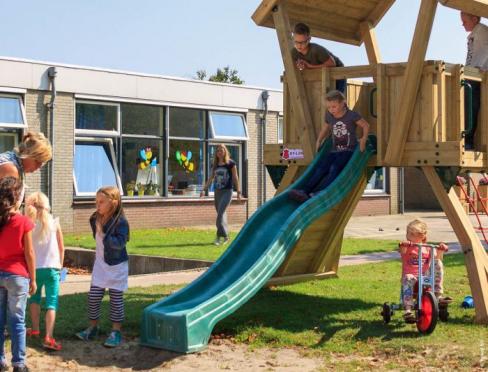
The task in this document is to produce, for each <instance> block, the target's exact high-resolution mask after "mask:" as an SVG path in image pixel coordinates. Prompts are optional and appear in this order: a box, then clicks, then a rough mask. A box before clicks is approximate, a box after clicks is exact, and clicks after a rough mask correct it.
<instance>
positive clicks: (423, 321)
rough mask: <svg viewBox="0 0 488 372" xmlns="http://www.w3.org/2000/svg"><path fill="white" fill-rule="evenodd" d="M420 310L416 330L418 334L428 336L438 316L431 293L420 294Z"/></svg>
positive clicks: (434, 299)
mask: <svg viewBox="0 0 488 372" xmlns="http://www.w3.org/2000/svg"><path fill="white" fill-rule="evenodd" d="M421 301H422V309H421V310H418V316H417V329H418V330H419V332H420V333H422V334H424V335H428V334H430V333H432V331H434V329H435V326H436V325H437V318H438V316H439V307H438V304H437V299H436V298H435V296H434V294H433V293H432V292H424V293H423V294H422V298H421Z"/></svg>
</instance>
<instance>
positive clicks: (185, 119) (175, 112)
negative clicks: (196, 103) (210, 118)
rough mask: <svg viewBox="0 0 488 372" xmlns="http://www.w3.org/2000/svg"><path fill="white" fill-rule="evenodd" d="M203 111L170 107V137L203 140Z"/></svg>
mask: <svg viewBox="0 0 488 372" xmlns="http://www.w3.org/2000/svg"><path fill="white" fill-rule="evenodd" d="M204 118H205V111H202V110H193V109H185V108H178V107H171V108H170V109H169V135H170V137H187V138H201V139H203V138H204V127H205V125H204V124H205V121H204Z"/></svg>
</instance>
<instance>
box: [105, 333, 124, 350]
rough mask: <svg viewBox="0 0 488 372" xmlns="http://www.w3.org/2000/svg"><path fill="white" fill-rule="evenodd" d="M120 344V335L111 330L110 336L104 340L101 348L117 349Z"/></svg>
mask: <svg viewBox="0 0 488 372" xmlns="http://www.w3.org/2000/svg"><path fill="white" fill-rule="evenodd" d="M121 343H122V335H121V334H120V331H117V330H112V332H110V335H109V336H108V337H107V339H106V340H105V342H104V344H103V346H106V347H117V346H119V345H120V344H121Z"/></svg>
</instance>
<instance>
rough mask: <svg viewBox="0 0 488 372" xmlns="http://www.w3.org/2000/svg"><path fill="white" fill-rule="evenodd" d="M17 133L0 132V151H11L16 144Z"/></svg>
mask: <svg viewBox="0 0 488 372" xmlns="http://www.w3.org/2000/svg"><path fill="white" fill-rule="evenodd" d="M17 138H18V136H17V133H9V132H6V133H2V132H0V153H2V152H5V151H11V150H12V149H13V148H14V147H15V146H17Z"/></svg>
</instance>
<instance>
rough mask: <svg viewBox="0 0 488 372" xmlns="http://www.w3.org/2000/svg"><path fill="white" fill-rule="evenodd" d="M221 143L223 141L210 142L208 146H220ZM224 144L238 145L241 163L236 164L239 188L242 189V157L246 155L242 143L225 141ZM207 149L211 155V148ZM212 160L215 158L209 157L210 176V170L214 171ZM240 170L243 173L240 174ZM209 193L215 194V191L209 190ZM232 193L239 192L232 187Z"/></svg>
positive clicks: (210, 194)
mask: <svg viewBox="0 0 488 372" xmlns="http://www.w3.org/2000/svg"><path fill="white" fill-rule="evenodd" d="M220 144H222V143H221V142H209V143H208V146H209V147H210V146H218V145H220ZM223 144H224V145H225V146H226V147H229V146H235V147H238V151H239V164H237V163H236V166H237V177H238V178H239V190H242V177H241V176H242V171H243V169H242V157H243V155H244V154H243V153H242V143H223ZM207 151H208V154H209V155H210V149H208V150H207ZM212 160H213V159H210V158H209V164H208V166H209V174H208V176H209V177H210V176H211V174H210V172H212ZM232 160H235V159H232ZM239 172H241V173H240V174H239ZM207 181H208V179H207V180H205V182H207ZM232 185H234V181H232ZM208 195H209V196H213V195H214V191H209V192H208ZM232 195H233V196H234V195H237V192H236V191H234V189H232Z"/></svg>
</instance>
